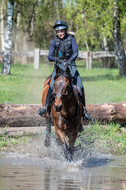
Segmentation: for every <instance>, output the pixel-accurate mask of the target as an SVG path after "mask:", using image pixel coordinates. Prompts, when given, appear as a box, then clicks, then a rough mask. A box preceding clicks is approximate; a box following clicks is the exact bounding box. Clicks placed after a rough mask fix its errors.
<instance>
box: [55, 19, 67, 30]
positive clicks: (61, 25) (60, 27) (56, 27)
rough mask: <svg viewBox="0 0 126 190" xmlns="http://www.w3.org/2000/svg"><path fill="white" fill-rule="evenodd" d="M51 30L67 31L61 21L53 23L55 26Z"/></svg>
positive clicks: (64, 23) (65, 24)
mask: <svg viewBox="0 0 126 190" xmlns="http://www.w3.org/2000/svg"><path fill="white" fill-rule="evenodd" d="M53 28H54V29H55V30H62V29H67V28H68V26H67V23H66V22H65V21H63V20H59V21H57V22H56V23H55V25H54V26H53Z"/></svg>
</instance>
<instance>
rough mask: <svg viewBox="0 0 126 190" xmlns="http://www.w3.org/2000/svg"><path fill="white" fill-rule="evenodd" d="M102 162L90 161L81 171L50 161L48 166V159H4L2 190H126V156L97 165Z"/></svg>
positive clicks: (0, 173) (0, 166) (75, 166)
mask: <svg viewBox="0 0 126 190" xmlns="http://www.w3.org/2000/svg"><path fill="white" fill-rule="evenodd" d="M102 160H104V159H103V158H102V159H101V160H100V159H98V158H93V159H90V158H89V159H88V160H87V163H85V164H84V163H82V164H81V168H80V164H78V163H74V164H68V163H67V162H65V161H64V162H60V161H57V160H52V159H50V161H49V160H48V161H49V162H51V163H50V164H48V162H47V161H46V159H45V161H44V159H43V160H42V159H33V158H27V159H26V158H20V157H17V158H15V157H14V158H11V157H8V156H7V155H3V156H1V157H0V190H97V189H98V190H126V158H125V156H120V157H118V158H116V159H115V160H112V161H110V162H109V161H108V160H107V162H106V164H105V163H104V162H103V165H102V163H100V166H99V165H98V164H96V163H97V161H99V162H100V161H101V162H102ZM56 162H57V165H56ZM91 162H92V163H93V162H94V165H93V164H92V163H91ZM89 163H90V165H89ZM51 165H52V167H51ZM89 166H90V167H89Z"/></svg>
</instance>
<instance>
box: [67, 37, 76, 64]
mask: <svg viewBox="0 0 126 190" xmlns="http://www.w3.org/2000/svg"><path fill="white" fill-rule="evenodd" d="M72 48H73V55H72V56H71V57H70V59H69V60H70V61H71V62H72V61H75V59H76V58H77V56H78V47H77V43H76V40H75V38H72Z"/></svg>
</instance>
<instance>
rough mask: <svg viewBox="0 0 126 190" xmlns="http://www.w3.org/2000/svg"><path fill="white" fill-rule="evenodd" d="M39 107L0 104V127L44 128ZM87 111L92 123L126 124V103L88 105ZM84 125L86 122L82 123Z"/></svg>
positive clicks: (43, 120) (43, 119) (44, 123)
mask: <svg viewBox="0 0 126 190" xmlns="http://www.w3.org/2000/svg"><path fill="white" fill-rule="evenodd" d="M40 107H41V105H35V104H34V105H32V104H29V105H24V104H22V105H16V104H0V127H5V126H8V127H28V126H43V125H44V126H45V125H46V120H45V118H43V117H41V116H39V115H38V114H37V111H38V110H39V108H40ZM87 110H88V111H89V113H90V114H91V116H92V120H93V121H100V122H101V123H103V124H106V123H110V122H120V123H126V102H122V103H113V104H107V103H105V104H99V105H95V104H94V105H93V104H88V105H87ZM82 123H83V124H86V123H87V122H83V121H82Z"/></svg>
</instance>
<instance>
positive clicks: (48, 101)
mask: <svg viewBox="0 0 126 190" xmlns="http://www.w3.org/2000/svg"><path fill="white" fill-rule="evenodd" d="M52 91H53V90H52V88H50V87H49V89H48V92H47V97H46V104H45V107H43V108H40V109H39V110H38V114H39V115H40V116H43V115H45V114H46V113H47V112H48V111H50V109H51V106H52V101H53V97H51V96H52Z"/></svg>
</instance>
